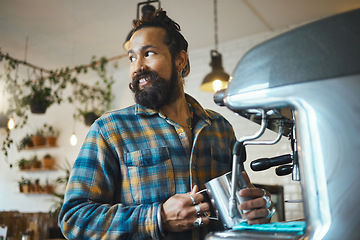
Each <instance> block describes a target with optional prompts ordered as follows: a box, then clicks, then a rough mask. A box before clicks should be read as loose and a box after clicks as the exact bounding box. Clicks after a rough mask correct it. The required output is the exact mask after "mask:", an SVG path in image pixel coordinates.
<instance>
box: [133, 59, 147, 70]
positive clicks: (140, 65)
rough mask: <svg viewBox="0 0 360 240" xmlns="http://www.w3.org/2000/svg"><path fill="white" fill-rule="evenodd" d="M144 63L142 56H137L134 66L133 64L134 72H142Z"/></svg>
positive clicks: (144, 66) (144, 67)
mask: <svg viewBox="0 0 360 240" xmlns="http://www.w3.org/2000/svg"><path fill="white" fill-rule="evenodd" d="M146 68H147V67H146V64H145V62H144V60H143V59H142V58H139V59H138V60H137V61H136V63H135V66H134V73H139V72H142V71H144V70H145V69H146Z"/></svg>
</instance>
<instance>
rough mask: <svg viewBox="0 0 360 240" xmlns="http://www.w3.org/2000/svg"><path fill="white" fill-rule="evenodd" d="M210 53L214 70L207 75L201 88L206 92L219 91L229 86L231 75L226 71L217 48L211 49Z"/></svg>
mask: <svg viewBox="0 0 360 240" xmlns="http://www.w3.org/2000/svg"><path fill="white" fill-rule="evenodd" d="M210 55H211V62H210V66H211V68H212V71H211V72H210V73H209V74H208V75H206V76H205V78H204V80H203V82H202V84H201V86H200V89H201V90H203V91H205V92H217V91H219V90H221V89H224V88H227V86H228V82H229V77H230V76H229V74H227V73H226V72H225V71H224V68H223V66H222V57H221V54H220V53H219V52H218V51H216V50H211V52H210Z"/></svg>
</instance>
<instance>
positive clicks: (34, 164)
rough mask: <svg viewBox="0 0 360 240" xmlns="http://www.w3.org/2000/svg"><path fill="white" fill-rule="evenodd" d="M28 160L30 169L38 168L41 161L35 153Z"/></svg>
mask: <svg viewBox="0 0 360 240" xmlns="http://www.w3.org/2000/svg"><path fill="white" fill-rule="evenodd" d="M30 162H31V168H32V169H40V168H41V162H40V161H39V159H38V158H37V156H36V155H35V156H33V157H32V158H31V159H30Z"/></svg>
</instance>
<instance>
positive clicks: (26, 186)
mask: <svg viewBox="0 0 360 240" xmlns="http://www.w3.org/2000/svg"><path fill="white" fill-rule="evenodd" d="M22 190H23V191H22V192H23V193H29V192H30V185H23V186H22Z"/></svg>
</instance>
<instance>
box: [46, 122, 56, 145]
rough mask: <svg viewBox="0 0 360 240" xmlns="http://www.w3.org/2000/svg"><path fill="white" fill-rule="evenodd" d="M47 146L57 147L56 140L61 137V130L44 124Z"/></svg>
mask: <svg viewBox="0 0 360 240" xmlns="http://www.w3.org/2000/svg"><path fill="white" fill-rule="evenodd" d="M44 128H45V137H46V144H47V145H48V146H56V140H57V138H58V136H59V130H58V129H56V128H55V127H53V126H51V125H47V124H46V123H45V124H44Z"/></svg>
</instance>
